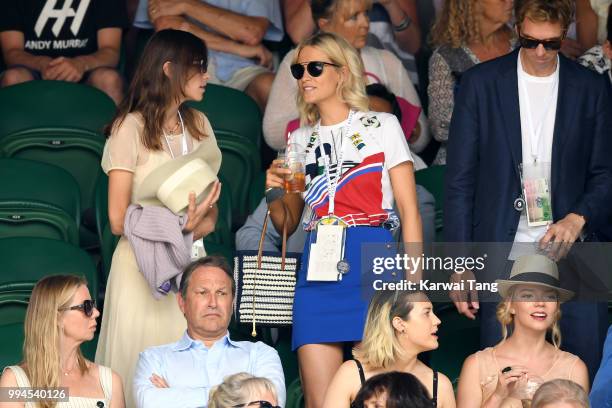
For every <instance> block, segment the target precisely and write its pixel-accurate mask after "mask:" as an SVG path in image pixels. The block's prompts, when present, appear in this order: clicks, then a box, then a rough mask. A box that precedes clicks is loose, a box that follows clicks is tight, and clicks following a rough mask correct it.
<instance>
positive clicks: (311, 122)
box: [266, 33, 422, 408]
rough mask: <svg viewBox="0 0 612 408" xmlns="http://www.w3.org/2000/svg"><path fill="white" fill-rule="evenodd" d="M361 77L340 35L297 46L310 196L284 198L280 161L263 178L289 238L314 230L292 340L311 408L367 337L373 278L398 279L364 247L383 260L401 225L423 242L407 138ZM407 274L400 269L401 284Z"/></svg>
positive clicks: (273, 213)
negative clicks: (346, 352)
mask: <svg viewBox="0 0 612 408" xmlns="http://www.w3.org/2000/svg"><path fill="white" fill-rule="evenodd" d="M362 72H363V64H362V62H361V59H360V58H359V54H358V53H357V51H356V50H355V49H354V48H353V47H352V46H351V45H349V43H348V42H347V41H346V40H345V39H343V38H342V37H340V36H338V35H336V34H331V33H321V34H317V35H315V36H313V37H312V38H310V39H308V40H305V41H304V42H302V43H301V44H300V45H299V46H298V48H297V50H296V52H295V58H294V60H293V63H292V65H291V73H292V75H293V77H294V78H295V80H296V81H297V87H298V97H297V105H298V107H299V110H300V117H301V121H302V124H303V126H302V127H301V128H299V129H298V130H296V131H295V132H294V133H293V134H292V135H291V139H290V142H292V143H296V144H299V145H301V146H303V147H304V148H305V156H306V157H305V176H304V177H305V181H304V183H305V190H306V191H305V192H304V193H302V194H296V193H286V194H284V188H283V187H284V183H285V179H286V178H289V177H291V174H292V173H291V170H289V169H286V168H283V167H282V162H281V161H280V160H276V161H274V162H273V164H272V166H271V167H270V169H269V170H268V173H267V178H266V188H267V192H266V199H267V200H268V202H269V208H270V217H271V219H272V222H273V223H274V227H275V228H276V230H277V231H282V230H283V225H284V222H285V220H287V231H288V233H289V234H291V233H293V231H295V230H296V229H297V228H304V229H305V230H306V231H307V232H308V235H307V238H306V244H305V246H304V252H303V255H302V268H301V270H300V271H299V273H298V277H297V284H296V293H295V301H294V305H293V344H292V347H293V349H294V350H297V353H298V359H299V363H300V372H301V378H302V384H303V386H304V390H305V397H306V406H307V407H308V408H312V407H320V406H322V404H323V396H324V394H325V391H326V389H327V387H328V385H329V383H330V382H331V380H332V378H333V376H334V374H335V372H336V371H337V369H338V368H339V367H340V365H341V364H342V347H343V344H344V343H351V344H352V343H354V342H359V341H360V340H361V338H362V335H363V327H364V323H365V317H366V313H367V306H368V302H367V297H366V296H367V295H366V293H367V290H368V288H369V290H372V287H371V283H370V282H368V279H370V278H372V279H385V278H391V276H390V275H391V272H388V273H387V274H385V275H384V276H383V275H374V274H373V273H372V263H371V262H372V260H368V259H367V258H368V255H364V258H363V259H362V247H363V245H362V244H367V245H371V246H370V248H371V249H373V250H374V251H373V252H374V253H375V254H374V253H372V254H371V255H372V256H379V255H380V252H381V250H383V251H384V249H381V247H387V245H385V244H387V243H390V242H394V240H393V237H392V235H391V234H392V233H391V230H393V229H395V228H397V227H398V226H399V225H400V224H401V226H402V238H403V242H407V243H417V245H418V244H420V243H421V242H422V227H421V217H420V215H419V212H418V208H417V201H416V190H415V182H414V175H413V171H414V167H413V162H412V156H411V154H410V150H409V149H408V144H407V143H406V138H405V137H404V135H403V132H402V129H401V127H400V124H399V122H398V120H397V118H396V117H395V116H394V115H392V114H388V113H380V112H370V111H368V97H367V95H366V92H365V80H364V78H363V75H362ZM283 194H284V195H283ZM281 196H282V197H281ZM394 202H396V204H397V209H398V212H397V214H396V213H395V212H394V211H393V204H394ZM305 205H306V215H305V216H304V218H303V219H302V220H301V218H302V217H301V215H302V211H303V209H304V207H305ZM300 221H303V222H300ZM300 224H301V226H300ZM384 253H385V254H387V256H388V255H389V251H386V252H384ZM419 253H420V252H419ZM383 256H385V255H383ZM403 276H404V274H403V271H402V272H400V273H397V276H396V278H398V279H401V278H402V277H403ZM362 278H363V279H365V280H363V281H362Z"/></svg>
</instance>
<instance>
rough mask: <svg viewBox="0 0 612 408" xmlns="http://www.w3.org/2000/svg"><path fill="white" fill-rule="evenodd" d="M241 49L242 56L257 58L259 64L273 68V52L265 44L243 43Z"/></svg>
mask: <svg viewBox="0 0 612 408" xmlns="http://www.w3.org/2000/svg"><path fill="white" fill-rule="evenodd" d="M239 51H240V52H239V53H238V55H240V56H241V57H244V58H253V59H256V60H258V63H259V65H261V66H263V67H266V68H272V53H271V52H270V51H269V50H268V49H267V48H266V47H265V46H264V45H263V44H259V45H245V44H241V47H240V49H239Z"/></svg>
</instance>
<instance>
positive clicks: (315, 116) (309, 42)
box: [292, 33, 369, 125]
mask: <svg viewBox="0 0 612 408" xmlns="http://www.w3.org/2000/svg"><path fill="white" fill-rule="evenodd" d="M304 47H316V48H318V49H319V50H320V51H322V52H323V53H325V54H326V55H327V56H328V57H329V59H330V60H331V62H332V63H334V64H336V65H338V66H339V67H346V68H347V73H348V75H347V77H346V78H345V79H344V80H343V81H340V82H338V86H337V88H336V92H337V93H338V96H339V97H340V99H341V100H342V102H344V103H346V104H347V105H348V106H349V107H350V108H351V109H353V110H355V111H362V112H367V111H368V106H369V99H368V96H367V94H366V90H365V86H366V79H365V68H364V67H363V62H362V61H361V57H360V56H359V53H358V52H357V50H356V49H355V48H353V47H352V46H351V45H350V44H349V43H348V42H347V41H346V40H345V39H344V38H342V37H340V36H339V35H336V34H333V33H318V34H315V35H313V36H312V37H310V38H308V39H306V40H304V41H302V42H301V43H300V44H299V45H298V47H297V49H296V51H295V55H294V57H293V62H292V64H295V63H297V61H298V58H299V56H300V52H301V51H302V50H303V49H304ZM297 106H298V110H299V112H300V122H301V124H302V125H303V124H309V125H313V124H315V123H316V122H317V120H319V117H320V115H319V111H318V109H317V107H316V105H314V104H310V103H306V102H305V101H304V97H303V96H302V94H301V93H300V92H298V93H297Z"/></svg>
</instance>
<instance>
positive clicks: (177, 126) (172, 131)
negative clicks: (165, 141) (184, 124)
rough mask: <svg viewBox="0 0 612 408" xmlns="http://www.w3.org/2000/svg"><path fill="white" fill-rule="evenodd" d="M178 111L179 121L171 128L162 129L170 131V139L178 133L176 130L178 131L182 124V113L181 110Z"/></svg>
mask: <svg viewBox="0 0 612 408" xmlns="http://www.w3.org/2000/svg"><path fill="white" fill-rule="evenodd" d="M177 113H178V118H177V121H176V123H175V124H174V126H172V128H171V129H162V130H164V132H168V138H169V139H172V138H173V137H174V136H175V135H176V132H178V130H179V127H180V125H181V120H180V117H181V114H180V112H177Z"/></svg>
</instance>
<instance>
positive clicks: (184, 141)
mask: <svg viewBox="0 0 612 408" xmlns="http://www.w3.org/2000/svg"><path fill="white" fill-rule="evenodd" d="M178 117H179V123H180V125H181V133H180V136H181V137H182V139H181V142H182V143H181V153H182V154H183V155H185V154H187V153H188V151H189V148H188V147H187V138H186V137H185V125H184V124H183V118H182V116H181V112H178ZM162 132H163V133H164V139H166V145H167V146H168V150H170V157H172V158H173V159H174V152H173V151H172V147H171V146H170V140H172V138H171V137H169V136H168V135H167V134H166V131H165V130H164V129H163V128H162Z"/></svg>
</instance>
